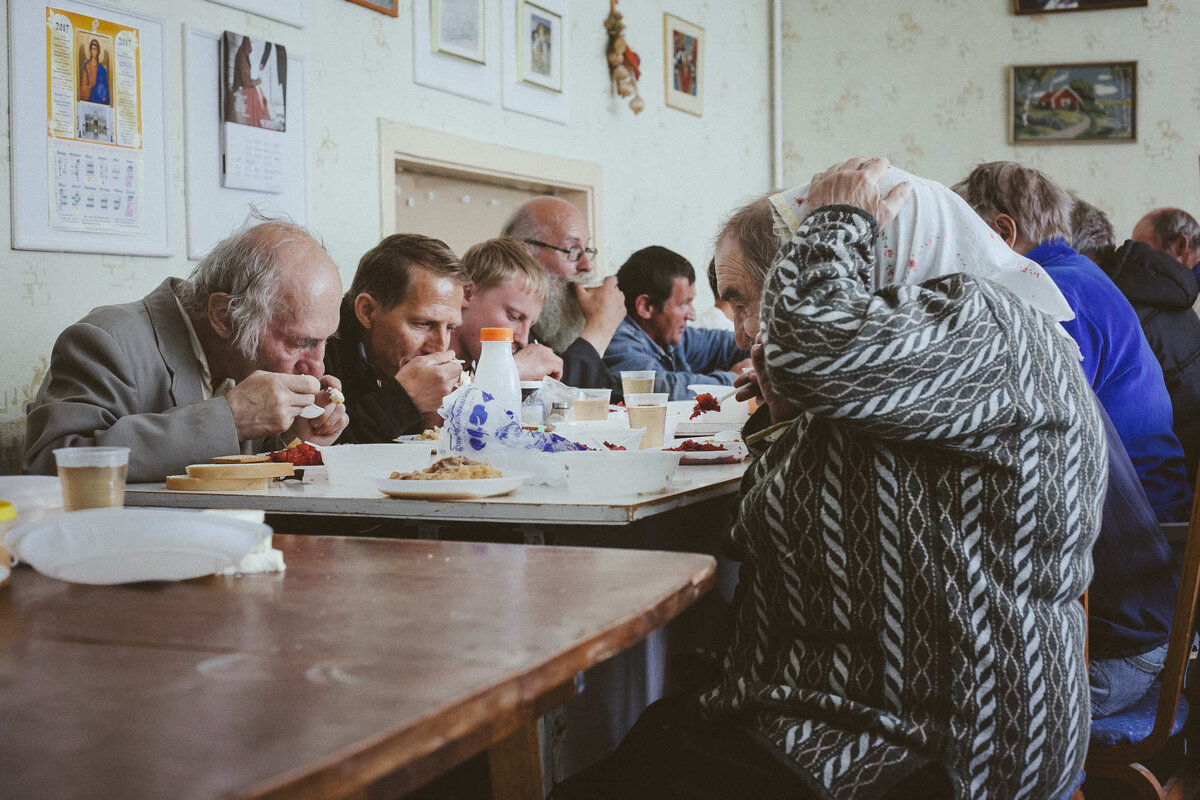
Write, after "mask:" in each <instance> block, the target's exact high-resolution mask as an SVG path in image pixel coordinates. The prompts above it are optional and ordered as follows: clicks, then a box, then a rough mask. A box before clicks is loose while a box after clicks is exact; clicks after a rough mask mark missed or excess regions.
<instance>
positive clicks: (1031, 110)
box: [1008, 61, 1137, 144]
mask: <svg viewBox="0 0 1200 800" xmlns="http://www.w3.org/2000/svg"><path fill="white" fill-rule="evenodd" d="M1008 97H1009V104H1008V107H1009V114H1008V141H1009V143H1011V144H1061V143H1080V142H1136V141H1137V62H1136V61H1100V62H1093V63H1089V64H1035V65H1029V66H1020V67H1012V68H1011V69H1010V75H1009V94H1008Z"/></svg>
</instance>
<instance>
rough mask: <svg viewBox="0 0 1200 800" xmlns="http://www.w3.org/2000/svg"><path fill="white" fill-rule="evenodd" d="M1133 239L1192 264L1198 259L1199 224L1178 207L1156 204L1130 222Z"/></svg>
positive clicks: (1199, 252)
mask: <svg viewBox="0 0 1200 800" xmlns="http://www.w3.org/2000/svg"><path fill="white" fill-rule="evenodd" d="M1129 238H1131V239H1133V241H1135V242H1141V243H1142V244H1146V245H1150V246H1151V247H1153V248H1154V249H1156V250H1162V251H1163V252H1164V253H1166V254H1168V255H1170V256H1171V257H1172V258H1174V259H1175V260H1176V261H1178V262H1179V263H1180V264H1182V265H1184V266H1185V267H1188V268H1191V267H1194V266H1196V265H1197V263H1198V262H1200V224H1197V222H1196V219H1195V217H1193V216H1192V215H1191V214H1189V213H1187V212H1186V211H1184V210H1183V209H1181V208H1156V209H1154V210H1153V211H1151V212H1150V213H1149V214H1147V215H1146V216H1144V217H1142V218H1141V219H1140V220H1139V221H1138V224H1137V225H1135V226H1133V235H1132V236H1130V237H1129Z"/></svg>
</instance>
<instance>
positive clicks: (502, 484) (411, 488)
mask: <svg viewBox="0 0 1200 800" xmlns="http://www.w3.org/2000/svg"><path fill="white" fill-rule="evenodd" d="M529 475H530V473H528V472H506V473H505V474H504V477H503V478H475V479H473V480H461V481H402V480H392V479H390V478H384V479H377V480H375V485H376V486H378V487H379V491H381V492H383V493H384V494H386V495H387V496H388V497H407V498H409V499H413V500H474V499H476V498H479V497H498V496H499V495H502V494H509V493H511V492H515V491H516V490H517V489H518V488H519V487H520V486H521V484H523V483H525V479H526V478H528V477H529Z"/></svg>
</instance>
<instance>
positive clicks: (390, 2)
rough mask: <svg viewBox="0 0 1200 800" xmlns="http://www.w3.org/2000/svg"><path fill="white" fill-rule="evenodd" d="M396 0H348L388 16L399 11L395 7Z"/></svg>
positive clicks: (394, 14)
mask: <svg viewBox="0 0 1200 800" xmlns="http://www.w3.org/2000/svg"><path fill="white" fill-rule="evenodd" d="M397 1H398V0H378V2H374V0H350V2H351V3H354V4H356V5H360V6H364V7H365V8H369V9H371V10H372V11H378V12H379V13H380V14H387V15H388V16H389V17H394V16H396V14H398V13H399V11H400V9H398V8H396V3H397Z"/></svg>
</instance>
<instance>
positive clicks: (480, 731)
mask: <svg viewBox="0 0 1200 800" xmlns="http://www.w3.org/2000/svg"><path fill="white" fill-rule="evenodd" d="M691 555H699V554H691ZM703 558H705V559H707V563H706V564H705V566H704V570H703V572H701V573H700V574H696V575H693V576H692V578H691V579H690V580H688V581H687V583H685V584H682V585H680V586H679V587H678V588H677V589H676V590H675V591H674V592H673V593H672V594H671V595H670V597H669V598H667V600H666V601H665V602H663V603H658V604H656V605H654V606H651V607H648V608H644V609H643V610H642V611H640V612H635V613H633V614H630V615H629V616H628V617H626V618H625V620H623V621H622V622H621V623H617V624H616V626H615V627H617V628H618V632H617V634H616V637H615V638H612V639H609V633H608V632H600V633H597V634H595V635H593V636H591V637H589V638H588V639H586V640H585V641H583V642H580V643H579V644H577V645H575V646H574V647H572V648H570V649H569V650H567V651H564V652H563V653H560V654H558V655H557V656H554V657H552V658H549V659H547V660H545V661H543V662H542V663H541V664H539V665H537V667H535V668H534V669H533V670H529V671H524V672H523V674H516V673H510V674H509V675H507V676H505V677H504V678H502V679H500V680H499V681H497V682H495V683H493V684H491V685H489V686H485V687H482V688H480V689H478V690H477V691H475V692H473V693H471V694H468V695H466V696H464V697H462V698H461V699H459V700H458V701H455V702H454V703H452V704H451V706H450V707H449V708H450V709H451V710H452V711H455V712H460V711H463V710H467V709H471V708H472V707H473V706H479V707H488V706H491V705H493V703H494V701H495V700H496V699H500V700H501V702H507V703H508V708H506V709H504V710H503V711H501V712H500V713H499V714H496V713H495V712H492V714H491V717H492V719H491V720H487V719H486V717H487V715H483V714H472V715H470V716H468V717H467V719H469V720H474V719H476V718H481V719H484V720H485V721H483V722H480V723H476V722H473V721H472V722H471V723H470V724H468V725H466V726H464V727H463V728H462V729H451V730H450V731H441V732H438V731H431V730H428V729H427V728H428V725H429V721H430V720H431V719H432V718H433V717H434V716H435V715H436V716H441V715H443V714H445V713H446V712H447V708H446V707H442V708H440V709H437V710H436V711H431V712H430V713H429V714H427V715H425V716H424V717H422V718H421V719H420V720H419V721H418V722H417V723H416V724H415V725H411V726H409V727H407V728H406V729H404V730H401V731H392V732H388V733H384V734H380V735H378V736H376V737H373V738H371V739H368V740H365V741H364V742H362V743H360V744H359V745H357V746H354V747H351V748H348V749H345V750H342V751H340V752H338V753H335V754H332V755H330V756H329V757H328V758H327V759H325V761H324V762H323V763H321V764H318V765H316V766H313V767H308V768H304V769H299V770H294V771H292V772H289V773H284V774H283V775H280V776H278V777H276V778H272V779H269V780H266V781H262V782H260V783H258V784H256V785H254V786H251V787H249V788H248V789H246V790H245V791H244V792H240V793H239V794H238V795H237V796H238V797H240V798H253V799H254V800H283V798H314V800H315V799H316V798H331V797H337V798H344V797H351V796H353V795H354V794H355V793H357V792H360V791H362V790H364V789H366V788H368V787H370V786H372V785H373V784H376V783H378V782H380V781H383V780H385V779H388V778H389V777H391V778H394V779H395V780H390V781H389V782H388V783H389V787H388V788H389V790H392V791H396V790H398V791H399V792H400V793H404V792H409V791H412V790H414V789H417V788H419V787H420V786H422V785H424V784H425V783H427V782H428V781H430V780H431V779H433V778H434V777H436V776H437V775H439V774H441V773H443V772H445V771H446V770H448V769H451V768H452V767H454V766H457V765H458V764H460V763H462V762H463V761H466V760H467V759H468V758H470V757H471V756H473V755H475V754H477V753H479V752H482V751H483V750H485V749H487V748H489V747H491V746H492V745H494V744H496V743H497V742H500V741H501V740H503V739H505V738H506V737H507V736H509V735H510V734H512V733H513V732H515V731H516V730H518V728H519V727H520V726H521V725H522V724H524V723H526V722H528V721H530V720H531V719H536V718H537V717H539V716H541V715H542V714H545V713H546V712H548V711H550V710H551V709H553V708H555V707H557V706H558V705H561V704H562V703H563V702H565V701H566V700H567V699H569V698H570V697H571V695H572V694H573V687H574V683H573V681H574V678H575V676H576V674H578V673H579V672H582V671H583V670H585V669H588V668H590V667H592V666H595V665H596V664H599V663H600V662H602V661H604V660H605V659H608V658H610V657H612V656H614V655H616V654H617V653H620V652H621V651H623V650H625V649H627V648H629V647H631V646H633V645H635V644H637V643H638V642H640V641H642V640H643V639H645V638H646V637H647V636H648V635H649V634H650V633H652V632H653V631H655V630H657V629H658V628H660V627H662V626H663V625H665V624H666V623H667V622H669V621H671V620H672V619H674V618H675V617H676V616H678V615H679V613H681V612H682V611H683V610H684V609H686V608H687V607H688V606H690V605H691V604H692V603H694V602H695V601H696V600H697V599H699V598H700V597H701V596H703V595H704V594H705V593H706V592H708V591H709V590H710V589H711V588H712V587H713V584H714V582H715V576H716V560H715V559H714V558H712V557H711V556H703ZM630 623H632V625H631V624H630ZM538 685H549V686H550V687H551V688H549V689H546V690H544V691H541V692H538V691H536V690H535V689H534V687H535V686H538ZM512 689H515V690H516V694H515V697H514V699H512V700H506V695H509V694H510V690H512ZM409 744H412V745H414V747H412V749H410V748H409V747H406V745H409ZM421 744H423V745H424V747H423V748H422V747H421V746H420V745H421ZM412 752H416V753H417V755H415V756H412V757H409V758H397V756H396V755H395V754H397V753H412ZM402 770H404V771H406V773H405V774H404V775H399V773H400V772H401V771H402Z"/></svg>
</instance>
